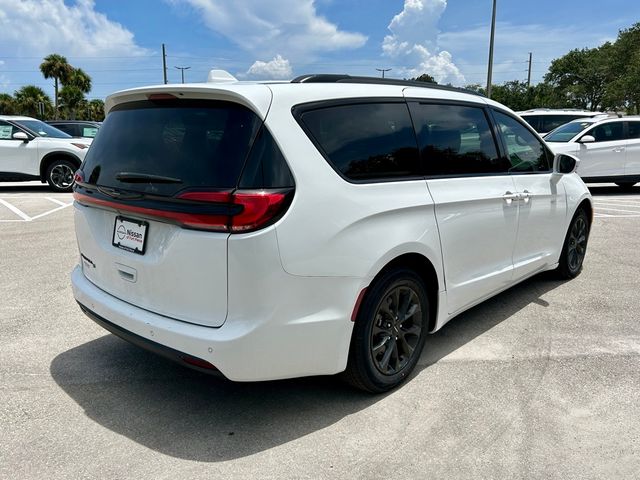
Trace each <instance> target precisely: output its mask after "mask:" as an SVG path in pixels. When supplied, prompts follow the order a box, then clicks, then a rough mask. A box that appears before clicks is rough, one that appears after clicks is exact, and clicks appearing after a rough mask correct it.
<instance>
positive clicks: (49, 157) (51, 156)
mask: <svg viewBox="0 0 640 480" xmlns="http://www.w3.org/2000/svg"><path fill="white" fill-rule="evenodd" d="M56 160H69V161H70V162H71V163H73V164H74V165H75V167H76V168H80V164H81V163H82V161H81V160H80V159H79V158H78V157H77V156H75V155H74V154H73V153H70V152H60V151H57V152H50V153H47V154H46V155H45V156H44V157H42V160H41V161H40V180H41V181H42V182H46V181H47V170H48V169H49V166H51V164H52V163H53V162H55V161H56Z"/></svg>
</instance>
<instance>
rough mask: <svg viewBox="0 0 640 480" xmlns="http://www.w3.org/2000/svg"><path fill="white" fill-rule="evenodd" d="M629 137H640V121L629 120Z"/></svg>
mask: <svg viewBox="0 0 640 480" xmlns="http://www.w3.org/2000/svg"><path fill="white" fill-rule="evenodd" d="M628 125H629V138H640V122H628Z"/></svg>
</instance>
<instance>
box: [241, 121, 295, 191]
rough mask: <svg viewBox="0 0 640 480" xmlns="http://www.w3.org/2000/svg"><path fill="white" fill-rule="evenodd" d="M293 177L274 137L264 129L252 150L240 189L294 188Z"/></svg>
mask: <svg viewBox="0 0 640 480" xmlns="http://www.w3.org/2000/svg"><path fill="white" fill-rule="evenodd" d="M293 185H294V183H293V177H292V176H291V171H290V170H289V167H288V166H287V162H286V161H285V160H284V157H283V156H282V152H281V151H280V149H279V148H278V145H277V144H276V142H275V140H274V139H273V136H272V135H271V133H270V132H269V130H267V128H266V127H263V128H262V129H261V130H260V132H259V133H258V137H257V138H256V141H255V142H254V144H253V147H252V148H251V153H250V154H249V158H248V159H247V164H246V166H245V167H244V171H243V172H242V178H241V179H240V183H239V184H238V186H239V187H240V188H258V189H259V188H283V187H293Z"/></svg>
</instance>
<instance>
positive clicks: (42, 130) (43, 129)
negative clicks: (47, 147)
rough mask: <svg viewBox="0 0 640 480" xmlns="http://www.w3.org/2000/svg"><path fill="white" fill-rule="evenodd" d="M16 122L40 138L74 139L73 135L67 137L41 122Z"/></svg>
mask: <svg viewBox="0 0 640 480" xmlns="http://www.w3.org/2000/svg"><path fill="white" fill-rule="evenodd" d="M15 122H16V123H17V124H18V125H20V126H21V127H24V128H26V129H27V130H29V131H30V132H32V133H33V134H34V135H38V136H39V137H50V138H72V137H71V135H67V134H66V133H64V132H62V131H60V130H58V129H57V128H55V127H52V126H51V125H47V124H46V123H44V122H41V121H40V120H16V121H15Z"/></svg>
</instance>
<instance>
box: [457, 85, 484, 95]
mask: <svg viewBox="0 0 640 480" xmlns="http://www.w3.org/2000/svg"><path fill="white" fill-rule="evenodd" d="M463 88H464V89H465V90H469V91H471V92H476V93H479V94H480V95H486V93H487V92H486V91H485V89H484V87H483V86H482V85H480V84H479V83H470V84H469V85H465V86H464V87H463Z"/></svg>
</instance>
